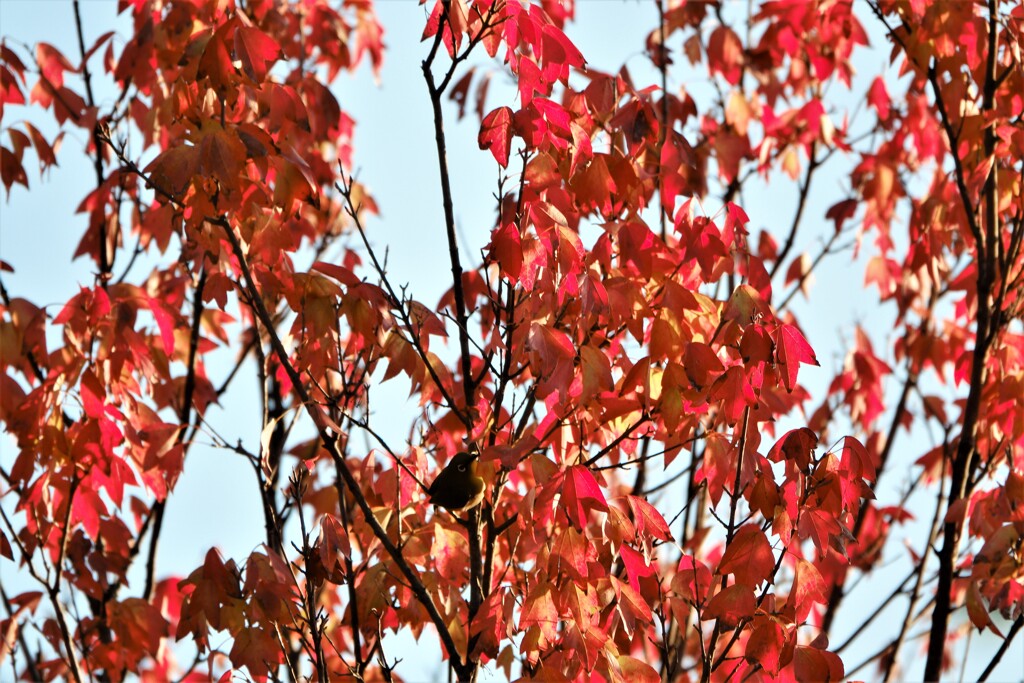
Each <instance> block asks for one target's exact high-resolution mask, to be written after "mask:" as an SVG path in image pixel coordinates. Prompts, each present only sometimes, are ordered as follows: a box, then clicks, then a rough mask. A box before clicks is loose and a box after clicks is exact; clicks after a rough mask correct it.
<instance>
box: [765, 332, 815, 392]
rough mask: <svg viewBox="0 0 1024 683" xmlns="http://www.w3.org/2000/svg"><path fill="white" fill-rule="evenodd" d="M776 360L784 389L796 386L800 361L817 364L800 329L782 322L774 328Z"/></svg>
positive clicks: (791, 389) (788, 389) (790, 389)
mask: <svg viewBox="0 0 1024 683" xmlns="http://www.w3.org/2000/svg"><path fill="white" fill-rule="evenodd" d="M773 338H774V340H775V350H776V362H777V363H778V365H779V370H780V371H781V373H782V382H783V385H784V386H785V387H786V391H793V387H795V386H796V374H797V370H798V369H799V367H800V364H801V363H804V364H806V365H819V363H818V359H817V358H816V357H815V355H814V350H813V349H812V348H811V345H810V344H808V343H807V340H806V339H804V336H803V335H802V334H801V333H800V330H799V329H797V328H796V326H794V325H789V324H787V323H782V324H780V325H779V326H778V328H777V329H776V330H775V334H774V336H773Z"/></svg>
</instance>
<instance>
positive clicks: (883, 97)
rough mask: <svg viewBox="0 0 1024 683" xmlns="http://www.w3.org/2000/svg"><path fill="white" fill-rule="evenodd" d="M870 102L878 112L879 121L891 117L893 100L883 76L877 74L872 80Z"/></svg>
mask: <svg viewBox="0 0 1024 683" xmlns="http://www.w3.org/2000/svg"><path fill="white" fill-rule="evenodd" d="M868 104H870V105H871V106H872V107H874V108H875V111H876V112H878V120H879V121H885V120H886V119H888V118H889V112H890V109H891V104H892V102H891V100H890V98H889V91H888V90H887V89H886V87H885V80H884V79H883V78H882V77H881V76H876V77H875V80H874V81H872V82H871V88H869V89H868Z"/></svg>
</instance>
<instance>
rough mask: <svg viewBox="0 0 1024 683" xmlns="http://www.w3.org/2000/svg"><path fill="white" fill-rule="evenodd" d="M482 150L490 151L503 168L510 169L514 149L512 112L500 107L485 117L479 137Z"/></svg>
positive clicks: (478, 140) (478, 141)
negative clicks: (511, 152) (509, 161)
mask: <svg viewBox="0 0 1024 683" xmlns="http://www.w3.org/2000/svg"><path fill="white" fill-rule="evenodd" d="M477 143H478V144H479V145H480V149H489V150H491V154H493V155H494V159H495V160H496V161H497V162H498V163H499V164H501V166H502V168H507V167H508V155H509V152H510V150H511V149H512V110H511V109H509V108H508V107H499V108H498V109H495V110H494V111H492V112H491V113H490V114H488V115H487V116H485V117H484V120H483V121H482V122H481V123H480V134H479V135H478V136H477Z"/></svg>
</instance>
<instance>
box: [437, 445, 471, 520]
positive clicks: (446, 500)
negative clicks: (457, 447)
mask: <svg viewBox="0 0 1024 683" xmlns="http://www.w3.org/2000/svg"><path fill="white" fill-rule="evenodd" d="M479 457H480V456H479V454H478V453H476V454H471V453H466V452H465V451H461V452H459V453H456V454H455V457H454V458H452V461H451V462H450V463H448V466H447V467H445V468H444V469H443V470H441V473H440V474H439V475H437V478H436V479H434V481H433V482H432V483H431V484H430V488H429V489H427V493H428V494H429V495H430V502H431V503H433V504H434V505H439V506H441V507H443V508H445V509H447V510H451V511H452V512H463V511H465V510H469V509H471V508H474V507H476V506H477V505H479V504H480V501H482V500H483V499H484V489H485V485H484V478H483V477H481V476H480V475H478V474H477V473H476V469H477V458H479Z"/></svg>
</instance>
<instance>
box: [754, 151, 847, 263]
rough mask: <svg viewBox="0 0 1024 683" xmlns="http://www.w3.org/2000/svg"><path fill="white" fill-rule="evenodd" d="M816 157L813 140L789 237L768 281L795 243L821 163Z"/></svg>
mask: <svg viewBox="0 0 1024 683" xmlns="http://www.w3.org/2000/svg"><path fill="white" fill-rule="evenodd" d="M817 157H818V141H817V140H814V141H813V142H811V152H810V160H809V161H808V163H807V175H805V176H804V181H803V182H802V183H801V184H800V195H799V197H798V198H797V204H796V214H795V215H794V216H793V222H792V223H791V224H790V226H789V235H787V236H786V243H785V244H784V245H782V251H780V252H779V255H778V258H776V259H775V263H773V264H772V269H771V270H770V271H768V278H769V279H772V278H774V277H775V273H777V272H778V271H779V268H781V267H782V263H783V261H785V260H786V257H787V256H789V252H790V250H792V249H793V243H794V242H796V233H797V230H799V228H800V219H801V218H802V217H803V215H804V209H805V208H807V197H808V195H809V194H810V192H811V180H812V179H813V178H814V172H815V171H816V170H817V169H818V166H820V165H821V161H822V160H821V159H818V158H817ZM837 236H838V231H837ZM833 241H834V238H833ZM830 244H831V242H830Z"/></svg>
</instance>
